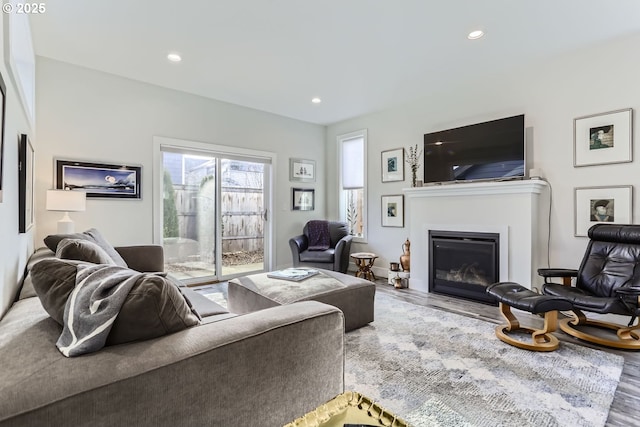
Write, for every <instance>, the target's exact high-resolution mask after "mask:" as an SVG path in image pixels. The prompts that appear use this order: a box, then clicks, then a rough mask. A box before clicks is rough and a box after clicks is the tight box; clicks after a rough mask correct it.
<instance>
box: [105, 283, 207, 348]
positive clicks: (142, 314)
mask: <svg viewBox="0 0 640 427" xmlns="http://www.w3.org/2000/svg"><path fill="white" fill-rule="evenodd" d="M199 323H200V319H199V318H198V316H197V315H196V314H195V313H194V311H192V309H191V307H190V306H189V304H188V303H187V301H186V300H185V297H184V296H183V295H182V293H180V291H179V290H178V287H177V286H176V285H175V284H173V283H172V282H171V280H170V279H168V278H166V277H161V276H158V275H155V274H152V273H146V274H145V275H144V276H143V277H141V278H140V279H138V281H137V282H136V284H135V285H133V288H132V289H131V291H130V292H129V295H128V296H127V299H126V301H125V302H124V305H123V306H122V309H121V310H120V313H119V314H118V317H116V320H115V322H114V323H113V327H112V328H111V331H110V332H109V336H108V337H107V342H106V345H114V344H122V343H126V342H131V341H142V340H148V339H151V338H157V337H160V336H163V335H168V334H172V333H174V332H178V331H181V330H183V329H186V328H189V327H191V326H195V325H197V324H199Z"/></svg>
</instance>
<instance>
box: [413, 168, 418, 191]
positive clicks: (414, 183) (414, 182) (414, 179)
mask: <svg viewBox="0 0 640 427" xmlns="http://www.w3.org/2000/svg"><path fill="white" fill-rule="evenodd" d="M416 175H417V174H416V170H415V169H411V186H412V187H417V186H418V185H417V184H418V183H417V176H416Z"/></svg>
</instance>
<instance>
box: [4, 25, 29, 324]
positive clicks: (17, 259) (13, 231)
mask: <svg viewBox="0 0 640 427" xmlns="http://www.w3.org/2000/svg"><path fill="white" fill-rule="evenodd" d="M5 18H6V17H5ZM3 27H4V23H3V19H2V17H0V58H4V42H5V39H4V28H3ZM0 73H1V74H2V78H3V80H4V83H5V85H6V88H7V94H6V99H7V103H6V113H5V124H4V148H3V152H2V153H1V154H0V157H2V162H3V167H2V193H3V197H2V202H0V280H1V282H0V317H2V315H4V313H5V311H6V310H7V308H8V307H9V306H10V305H11V303H12V302H13V299H14V298H15V296H16V292H17V286H18V285H17V284H18V281H19V280H20V279H21V278H22V274H23V272H24V266H25V264H26V260H27V258H28V256H29V254H30V253H31V252H32V251H33V233H34V228H31V229H30V230H29V231H28V232H27V233H24V234H20V233H18V135H19V134H21V133H25V134H28V135H29V136H30V140H31V143H32V144H33V146H34V148H35V149H36V150H37V149H38V144H37V140H36V138H35V134H34V133H33V132H32V131H31V129H30V128H29V124H28V122H27V118H26V116H25V113H24V110H23V108H22V105H21V104H20V100H19V98H18V92H17V90H16V87H15V86H14V84H13V81H12V79H11V77H10V76H9V72H8V70H7V66H6V64H5V62H4V61H3V60H0Z"/></svg>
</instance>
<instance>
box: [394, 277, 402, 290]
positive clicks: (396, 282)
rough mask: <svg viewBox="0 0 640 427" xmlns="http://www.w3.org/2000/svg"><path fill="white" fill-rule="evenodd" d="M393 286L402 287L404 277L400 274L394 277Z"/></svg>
mask: <svg viewBox="0 0 640 427" xmlns="http://www.w3.org/2000/svg"><path fill="white" fill-rule="evenodd" d="M393 287H394V288H396V289H402V278H401V277H400V276H396V277H395V278H394V279H393Z"/></svg>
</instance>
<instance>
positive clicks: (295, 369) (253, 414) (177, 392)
mask: <svg viewBox="0 0 640 427" xmlns="http://www.w3.org/2000/svg"><path fill="white" fill-rule="evenodd" d="M115 249H116V250H117V252H118V254H119V255H121V256H122V258H123V259H124V261H125V262H126V263H127V265H128V266H129V267H132V268H134V269H136V270H138V271H158V270H160V269H161V268H162V267H161V266H162V249H161V248H160V247H158V246H143V247H125V248H115ZM52 256H54V253H53V252H50V251H48V250H39V251H37V252H36V254H34V256H32V259H31V260H30V262H29V265H28V267H27V268H28V269H31V268H32V267H33V265H34V264H35V263H36V262H38V261H41V260H43V259H47V258H50V257H52ZM42 265H44V264H42ZM187 294H188V291H187ZM193 299H194V300H195V301H194V303H193V304H194V306H195V308H196V310H199V312H201V313H204V314H203V317H202V321H201V322H200V324H199V325H197V326H193V327H188V328H186V329H183V330H181V331H179V332H175V333H170V334H168V335H163V336H160V337H157V338H153V339H148V340H143V341H133V342H128V343H123V344H118V345H107V346H106V347H104V348H102V349H101V350H99V351H97V352H94V353H90V354H86V355H82V356H78V357H70V358H67V357H65V356H63V355H62V354H61V352H60V351H58V349H57V348H56V345H55V344H56V340H57V339H58V337H59V336H60V333H61V329H62V328H61V326H60V325H59V324H58V323H57V322H56V321H55V320H53V319H52V317H50V315H49V314H48V312H47V311H46V310H45V309H44V308H43V305H42V303H41V300H40V298H39V297H38V295H35V293H34V291H33V289H32V288H31V286H30V278H29V276H27V278H26V280H25V283H24V285H23V286H22V288H21V291H20V295H19V298H17V300H16V302H15V303H14V304H13V306H12V307H11V308H10V309H9V311H8V312H7V313H6V314H5V316H4V317H3V318H2V319H1V320H0V378H1V379H2V380H1V382H0V426H45V425H46V426H70V425H73V426H92V427H98V426H114V425H128V426H205V425H207V426H234V427H241V426H248V427H255V426H281V425H283V424H285V423H287V422H290V421H293V420H294V419H295V418H297V417H300V416H302V415H303V414H305V413H306V412H308V411H310V410H312V409H313V408H315V407H317V406H319V405H321V404H322V403H324V402H326V401H328V400H330V399H331V398H333V397H334V396H336V395H337V394H339V393H342V392H343V391H344V342H343V340H344V317H343V314H342V312H341V311H340V310H338V309H336V308H335V307H332V306H329V305H326V304H322V303H319V302H315V301H305V302H299V303H294V304H290V305H283V306H278V307H273V308H269V309H265V310H261V311H259V312H255V313H249V314H244V315H233V314H229V313H221V312H220V311H219V310H218V307H213V310H211V312H210V314H211V315H210V316H207V307H206V304H207V301H208V300H207V301H202V300H198V296H197V295H196V296H193ZM209 308H210V307H209Z"/></svg>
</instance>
